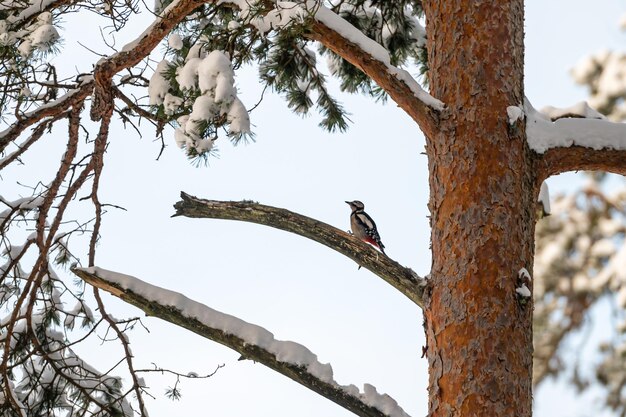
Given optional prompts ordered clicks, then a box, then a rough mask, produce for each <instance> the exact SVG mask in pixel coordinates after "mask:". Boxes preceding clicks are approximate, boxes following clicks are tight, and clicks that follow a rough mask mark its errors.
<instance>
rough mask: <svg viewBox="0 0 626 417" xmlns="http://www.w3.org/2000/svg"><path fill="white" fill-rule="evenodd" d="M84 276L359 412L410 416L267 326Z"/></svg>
mask: <svg viewBox="0 0 626 417" xmlns="http://www.w3.org/2000/svg"><path fill="white" fill-rule="evenodd" d="M72 271H73V272H74V273H75V274H76V275H78V276H79V277H81V278H82V279H83V280H85V281H86V282H88V283H89V284H91V285H93V286H94V287H97V288H100V289H103V290H105V291H107V292H109V293H111V294H112V295H114V296H116V297H119V298H120V299H122V300H123V301H125V302H127V303H129V304H132V305H134V306H136V307H138V308H140V309H142V310H143V311H145V312H146V314H148V315H149V316H154V317H158V318H160V319H163V320H166V321H169V322H170V323H173V324H175V325H177V326H180V327H183V328H185V329H188V330H190V331H192V332H194V333H196V334H199V335H200V336H203V337H206V338H208V339H211V340H213V341H215V342H218V343H221V344H222V345H224V346H228V347H229V348H231V349H233V350H235V351H237V352H239V353H240V354H241V355H242V357H243V358H245V359H250V360H254V361H255V362H259V363H262V364H263V365H265V366H267V367H269V368H271V369H273V370H275V371H277V372H279V373H281V374H283V375H285V376H287V377H289V378H291V379H293V380H294V381H296V382H298V383H300V384H302V385H304V386H305V387H307V388H309V389H311V390H312V391H315V392H317V393H318V394H320V395H322V396H323V397H326V398H328V399H329V400H331V401H333V402H335V403H337V404H338V405H340V406H342V407H344V408H346V409H348V410H350V411H352V412H353V413H355V414H356V415H359V416H375V417H382V416H389V417H408V414H407V413H405V412H404V410H402V408H401V407H400V406H399V405H398V403H397V402H396V401H395V400H394V399H393V398H391V397H390V396H388V395H386V394H379V393H378V392H377V391H376V388H375V387H373V386H372V385H369V384H365V385H364V390H363V392H361V391H360V390H359V389H358V388H357V387H356V386H354V385H339V384H338V383H337V382H336V381H335V380H334V379H333V370H332V367H331V366H330V364H324V363H321V362H319V361H318V359H317V356H316V355H315V354H314V353H313V352H311V351H310V350H309V349H308V348H306V347H305V346H302V345H300V344H298V343H295V342H292V341H281V340H276V339H274V335H273V334H272V333H271V332H269V331H268V330H266V329H264V328H262V327H260V326H257V325H254V324H250V323H247V322H245V321H243V320H241V319H239V318H237V317H233V316H231V315H228V314H224V313H221V312H219V311H216V310H213V309H212V308H210V307H207V306H205V305H203V304H200V303H198V302H196V301H193V300H191V299H189V298H187V297H185V296H184V295H182V294H180V293H177V292H173V291H169V290H166V289H163V288H160V287H156V286H154V285H150V284H148V283H146V282H143V281H141V280H139V279H137V278H135V277H132V276H129V275H124V274H119V273H115V272H111V271H107V270H105V269H101V268H97V267H92V268H86V269H78V268H75V269H72Z"/></svg>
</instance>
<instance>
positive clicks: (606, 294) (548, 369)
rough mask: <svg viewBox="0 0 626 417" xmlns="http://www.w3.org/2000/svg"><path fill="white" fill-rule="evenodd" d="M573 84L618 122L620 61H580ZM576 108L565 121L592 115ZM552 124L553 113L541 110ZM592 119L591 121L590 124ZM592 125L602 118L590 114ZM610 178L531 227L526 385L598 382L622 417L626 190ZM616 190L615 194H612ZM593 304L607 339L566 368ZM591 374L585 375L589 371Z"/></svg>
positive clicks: (603, 55) (594, 178) (615, 54)
mask: <svg viewBox="0 0 626 417" xmlns="http://www.w3.org/2000/svg"><path fill="white" fill-rule="evenodd" d="M571 75H572V77H573V79H574V81H575V82H576V83H578V84H580V85H583V86H585V87H587V88H588V90H589V94H590V98H589V106H590V107H591V108H593V109H595V110H597V111H598V112H600V113H601V114H604V115H606V116H607V117H608V118H610V119H611V120H615V121H623V120H624V119H625V118H626V113H625V109H626V108H625V107H624V102H625V99H626V55H625V54H624V53H623V52H621V51H609V50H603V51H601V52H599V53H596V54H593V55H590V56H588V57H585V58H584V59H582V60H581V61H580V62H579V63H578V64H576V66H575V67H574V68H573V69H572V71H571ZM590 107H587V106H586V105H585V104H584V103H579V104H578V105H577V106H574V107H573V108H572V109H569V110H571V111H572V112H571V113H573V114H581V113H587V114H591V113H593V110H592V109H591V108H590ZM544 110H545V111H546V112H547V113H551V115H552V117H556V118H558V117H561V116H563V115H564V114H567V113H568V112H569V110H565V111H562V110H560V111H559V112H555V111H554V110H555V109H544ZM592 117H594V116H592ZM595 117H602V116H600V115H599V114H597V113H596V114H595ZM609 179H610V177H609V176H606V175H603V174H599V173H593V174H589V175H587V178H586V180H585V181H584V184H583V185H582V187H581V188H580V189H579V190H578V191H577V192H576V193H574V194H572V195H567V196H564V195H561V196H557V198H556V201H555V202H554V203H553V207H552V211H553V215H552V216H550V217H547V218H545V219H543V220H541V221H540V222H539V223H538V224H537V244H536V252H537V254H536V257H535V274H536V276H537V281H536V282H535V287H534V301H535V312H534V345H535V353H534V362H533V381H534V384H535V385H540V384H541V382H543V381H544V380H546V378H547V377H550V376H557V375H560V374H562V373H564V374H565V375H567V376H568V378H569V379H570V380H571V381H572V383H573V384H574V385H575V386H576V387H577V388H578V389H580V390H582V389H585V388H587V387H589V386H593V384H592V383H593V382H599V383H600V384H601V385H603V386H604V387H605V388H606V394H607V395H606V398H605V402H606V405H607V406H609V407H610V408H611V409H613V410H615V411H616V412H617V413H618V415H621V416H624V415H626V390H625V387H626V369H625V368H624V359H625V352H626V338H625V334H626V333H625V331H626V314H625V311H626V245H624V237H625V235H626V188H625V187H624V183H623V180H622V179H619V180H617V179H616V178H612V180H613V181H611V182H610V185H607V182H608V181H609ZM616 185H617V186H616ZM600 301H607V302H609V303H611V304H612V306H613V311H614V313H613V314H614V317H613V319H612V320H610V323H611V324H612V328H613V330H612V335H611V337H607V338H605V339H603V340H600V341H597V340H596V341H593V340H585V342H584V343H583V344H582V346H581V347H579V349H580V352H579V354H578V359H577V360H576V361H574V363H572V362H571V361H568V360H567V359H564V358H563V354H564V353H565V351H566V350H567V346H568V343H567V340H568V336H570V335H571V334H572V333H574V331H575V330H580V329H589V328H590V326H593V325H594V322H595V321H596V320H602V321H606V318H605V317H598V316H597V314H596V315H594V314H593V313H592V311H593V307H595V306H596V305H597V304H599V302H600ZM589 345H591V347H592V348H594V349H596V348H597V349H599V352H598V353H599V358H600V359H599V360H597V359H595V358H594V359H593V360H589V359H590V358H589V357H583V356H582V355H583V353H582V350H583V347H589ZM590 368H591V372H590V371H589V369H590Z"/></svg>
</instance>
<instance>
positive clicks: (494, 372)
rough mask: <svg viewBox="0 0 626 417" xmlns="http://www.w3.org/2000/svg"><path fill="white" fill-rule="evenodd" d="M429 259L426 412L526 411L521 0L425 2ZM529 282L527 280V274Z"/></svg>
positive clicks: (527, 190)
mask: <svg viewBox="0 0 626 417" xmlns="http://www.w3.org/2000/svg"><path fill="white" fill-rule="evenodd" d="M424 7H425V12H426V19H427V25H428V51H429V66H430V72H429V79H430V85H431V94H432V95H433V96H435V97H437V98H438V99H440V100H442V101H443V102H445V103H446V105H447V110H446V113H445V114H443V115H442V117H441V119H440V131H439V132H437V133H435V134H432V135H427V152H428V158H429V170H430V195H431V197H430V202H429V208H430V211H431V216H432V217H431V224H432V251H433V261H432V262H433V265H432V270H431V274H430V281H429V287H428V289H427V291H426V293H425V296H424V303H425V306H424V307H425V320H426V324H425V327H426V337H427V343H428V350H427V356H428V361H429V367H430V381H429V396H430V398H429V415H430V416H464V417H467V416H516V417H523V416H530V415H531V411H532V397H531V380H532V327H531V325H532V302H531V300H530V299H523V298H520V296H519V295H518V294H517V293H516V291H515V289H516V288H517V287H519V286H520V285H521V283H522V282H521V281H520V278H518V271H519V270H520V268H522V267H525V268H526V269H528V270H529V271H530V270H531V268H532V262H533V235H534V213H533V210H534V200H535V199H536V189H535V185H534V178H533V176H532V174H531V173H532V172H533V166H532V161H533V158H532V155H531V151H530V150H529V149H528V146H527V145H526V141H525V133H524V126H523V125H521V124H520V125H517V126H509V125H508V123H507V114H506V108H507V106H511V105H520V104H521V103H522V102H523V61H524V52H523V25H524V20H523V19H524V16H523V1H522V0H512V1H508V2H502V1H475V2H468V1H460V0H449V1H445V2H444V1H436V0H428V1H425V2H424ZM525 284H526V285H527V286H529V287H530V288H532V287H531V286H530V283H529V282H525Z"/></svg>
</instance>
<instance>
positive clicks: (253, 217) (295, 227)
mask: <svg viewBox="0 0 626 417" xmlns="http://www.w3.org/2000/svg"><path fill="white" fill-rule="evenodd" d="M180 196H181V198H182V200H181V201H179V202H178V203H176V204H175V205H174V208H175V209H176V214H174V216H185V217H194V218H209V219H224V220H240V221H245V222H251V223H258V224H263V225H265V226H270V227H274V228H277V229H281V230H285V231H287V232H291V233H295V234H298V235H300V236H304V237H307V238H309V239H312V240H314V241H316V242H318V243H321V244H323V245H326V246H328V247H329V248H331V249H334V250H336V251H337V252H339V253H341V254H342V255H345V256H347V257H348V258H350V259H352V260H353V261H355V262H356V263H357V264H359V265H361V266H362V267H364V268H367V269H369V270H370V271H372V272H373V273H374V274H376V275H378V276H379V277H381V278H382V279H384V280H385V281H387V283H389V284H391V285H392V286H394V287H395V288H396V289H398V290H399V291H400V292H401V293H402V294H404V295H406V296H407V297H408V298H409V299H410V300H411V301H413V302H414V303H415V304H417V305H418V306H420V307H423V302H422V296H423V293H424V288H425V287H426V280H425V279H424V278H421V277H419V276H418V275H417V274H416V273H415V272H413V270H412V269H410V268H406V267H404V266H402V265H400V264H399V263H397V262H396V261H394V260H393V259H391V258H388V257H387V256H385V255H383V254H381V253H380V252H378V251H377V250H376V249H374V248H373V247H372V246H370V245H368V244H366V243H364V242H362V241H360V240H359V239H357V238H355V237H353V236H351V235H349V234H348V233H346V232H344V231H343V230H339V229H337V228H336V227H333V226H330V225H328V224H326V223H323V222H321V221H319V220H315V219H312V218H310V217H307V216H303V215H301V214H298V213H294V212H292V211H289V210H285V209H282V208H277V207H271V206H265V205H263V204H258V203H255V202H250V201H215V200H203V199H201V198H197V197H194V196H191V195H189V194H186V193H184V192H181V193H180ZM174 216H172V217H174Z"/></svg>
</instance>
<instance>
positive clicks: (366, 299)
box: [2, 0, 626, 417]
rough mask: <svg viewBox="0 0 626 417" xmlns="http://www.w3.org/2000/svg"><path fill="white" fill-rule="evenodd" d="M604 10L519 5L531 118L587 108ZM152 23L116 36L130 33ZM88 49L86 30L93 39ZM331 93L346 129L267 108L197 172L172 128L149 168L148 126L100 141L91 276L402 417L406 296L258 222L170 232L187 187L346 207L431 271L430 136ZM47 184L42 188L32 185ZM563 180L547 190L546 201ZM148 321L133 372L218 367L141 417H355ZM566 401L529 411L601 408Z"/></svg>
mask: <svg viewBox="0 0 626 417" xmlns="http://www.w3.org/2000/svg"><path fill="white" fill-rule="evenodd" d="M601 4H602V7H601V8H598V9H597V10H592V9H591V8H590V6H589V3H588V2H583V1H578V0H577V1H572V0H558V1H555V0H553V1H550V2H545V1H539V0H529V1H527V5H526V47H527V49H526V95H527V96H528V97H529V99H530V100H531V102H532V103H533V104H534V106H535V107H537V108H541V107H543V106H545V105H548V104H551V105H555V106H566V105H570V104H573V103H574V102H576V101H579V100H583V99H584V98H585V91H584V90H583V89H581V88H577V87H575V86H574V85H573V82H572V81H571V79H570V77H569V75H568V70H569V68H571V67H572V66H573V65H574V64H575V63H576V62H577V61H578V60H579V59H580V58H582V57H583V56H585V55H586V54H589V53H592V52H596V51H598V50H599V49H602V48H614V49H619V48H620V46H621V45H623V42H624V40H625V37H624V36H625V35H623V34H622V33H621V32H620V31H619V28H618V21H619V17H620V16H621V15H622V14H623V13H624V12H626V3H625V2H624V1H603V2H601ZM147 21H148V20H146V19H144V20H143V22H142V24H143V25H144V26H142V24H137V25H133V26H132V27H129V29H128V31H127V33H130V34H131V35H132V36H136V35H138V34H140V33H141V32H143V30H144V27H145V24H146V22H147ZM75 23H76V18H75V17H74V16H70V17H69V18H68V19H67V21H66V23H65V24H64V30H65V31H64V33H63V36H64V38H65V49H66V51H67V53H68V54H70V55H67V56H66V58H65V59H64V61H63V62H61V60H57V62H58V63H59V64H60V65H62V64H67V63H71V65H75V66H76V67H77V68H78V69H79V70H82V71H87V70H89V68H91V64H92V63H93V62H95V61H96V60H97V59H96V58H93V57H90V55H89V53H87V52H85V51H84V50H83V49H81V48H80V46H78V44H77V42H78V41H79V40H80V41H81V42H83V43H88V38H89V36H88V35H87V34H86V33H85V29H84V28H85V27H88V26H87V25H84V24H83V26H82V28H83V29H81V31H80V32H79V31H78V30H77V29H76V26H74V24H75ZM98 36H99V33H98V32H97V31H95V32H94V33H93V37H94V39H97V37H98ZM94 42H95V40H94ZM102 51H105V50H104V49H102ZM237 85H238V88H239V91H240V98H241V99H242V101H243V102H244V103H245V104H246V106H247V107H252V106H253V105H254V104H255V103H256V102H257V100H258V97H259V94H260V88H259V86H258V83H257V80H256V78H255V73H254V72H253V71H250V70H248V71H244V72H242V73H240V74H238V76H237ZM340 97H341V100H342V101H343V103H344V104H345V106H346V108H347V109H348V110H349V111H350V112H351V114H352V115H351V119H352V121H353V123H352V125H351V127H350V130H349V131H348V132H347V133H345V134H335V135H331V134H328V133H326V132H324V131H322V130H320V129H319V128H318V127H317V123H318V121H319V119H320V118H319V116H317V115H315V114H313V115H311V116H310V117H309V118H306V119H301V118H300V117H299V116H296V115H294V114H292V113H290V111H289V110H288V109H287V108H286V105H285V103H284V101H283V100H282V99H281V98H280V97H278V96H276V95H273V94H266V96H265V100H264V102H263V103H262V105H261V106H260V107H259V108H257V109H256V110H255V111H254V112H252V114H251V121H252V123H253V125H254V131H255V132H256V142H255V143H252V144H250V145H244V146H239V147H236V148H234V147H233V146H231V145H230V144H229V143H228V142H224V139H221V140H220V141H219V142H218V144H217V146H218V148H219V150H220V158H219V159H214V160H212V161H211V164H210V167H206V168H204V167H202V168H196V167H194V166H192V165H191V164H190V163H189V162H188V161H187V159H186V158H185V156H184V155H183V153H182V152H181V151H180V150H179V149H177V148H176V147H175V146H174V141H173V134H172V132H168V133H167V134H166V140H167V144H168V145H169V146H168V148H167V149H166V150H165V152H164V153H163V156H162V157H161V159H160V160H159V161H156V160H155V158H156V156H157V155H158V153H159V150H160V148H159V147H160V143H159V142H154V141H153V140H152V137H153V136H151V131H150V130H149V129H145V134H144V137H143V138H142V139H139V138H138V137H137V135H136V134H135V133H134V132H133V131H132V130H126V131H125V130H122V129H120V128H119V126H118V128H116V129H114V130H112V133H111V136H110V139H111V141H110V145H109V149H108V153H107V159H106V161H105V166H104V172H103V183H102V186H101V193H102V194H101V200H102V201H104V202H107V203H111V204H117V205H120V206H123V207H125V208H126V209H127V211H126V212H124V211H115V210H113V211H110V212H109V213H108V214H107V215H106V216H105V218H104V227H103V229H102V239H101V241H100V246H99V250H98V254H97V257H96V264H97V265H99V266H102V267H103V268H107V269H110V270H114V271H119V272H123V273H126V274H131V275H134V276H137V277H139V278H141V279H143V280H146V281H149V282H150V283H152V284H154V285H159V286H162V287H166V288H168V289H172V290H175V291H178V292H181V293H184V294H185V295H187V296H189V297H191V298H194V299H195V300H196V301H199V302H202V303H205V304H207V305H209V306H211V307H213V308H216V309H218V310H221V311H223V312H226V313H229V314H233V315H237V316H239V317H241V318H242V319H244V320H246V321H249V322H251V323H255V324H258V325H261V326H263V327H265V328H267V329H268V330H270V331H272V332H273V333H274V334H275V335H276V337H277V338H278V339H285V340H294V341H296V342H299V343H302V344H304V345H306V346H307V347H309V348H310V349H311V350H312V351H313V352H315V353H317V355H318V357H319V360H320V361H321V362H330V363H331V364H332V365H333V369H334V372H335V379H336V380H337V381H338V382H339V383H340V384H350V383H352V384H356V385H357V386H359V387H362V384H363V383H366V382H367V383H371V384H373V385H375V386H376V387H377V388H378V390H379V392H386V393H388V394H390V395H391V396H392V397H394V398H395V399H396V400H397V401H398V402H399V403H400V405H401V406H402V407H404V409H405V410H406V411H407V412H408V413H409V414H411V415H412V416H423V415H425V414H427V392H426V387H427V362H426V359H420V354H421V347H422V345H423V344H424V335H423V330H422V315H421V312H420V311H419V309H418V308H417V307H416V306H414V305H413V304H412V303H411V302H410V301H409V300H408V299H405V298H404V296H402V295H401V294H399V293H398V292H397V291H396V290H394V289H393V288H392V287H390V286H389V285H387V284H385V283H384V282H383V281H382V280H380V279H379V278H377V277H375V276H374V275H373V274H371V273H370V272H368V271H366V270H364V269H362V270H357V265H355V264H354V263H353V262H351V261H349V260H347V259H345V258H344V257H342V256H341V255H339V254H337V253H335V252H333V251H331V250H330V249H327V248H326V247H323V246H321V245H318V244H315V243H313V242H310V241H308V240H306V239H304V238H301V237H299V236H295V235H291V234H288V233H286V232H281V231H278V230H274V229H271V228H267V227H263V226H258V225H252V224H244V223H236V222H227V221H217V220H205V219H185V218H175V219H172V218H170V216H171V214H172V213H173V209H172V205H173V204H174V203H175V202H176V201H178V194H179V192H180V191H185V192H187V193H190V194H193V195H196V196H199V197H203V198H210V199H225V200H229V199H233V200H241V199H252V200H256V201H259V202H261V203H264V204H270V205H275V206H280V207H285V208H288V209H290V210H293V211H297V212H300V213H302V214H306V215H308V216H311V217H314V218H317V219H319V220H322V221H324V222H327V223H329V224H332V225H334V226H337V227H340V228H342V229H345V230H347V229H348V228H349V213H350V210H349V207H348V206H347V205H346V204H345V203H344V201H345V200H352V199H360V200H361V201H363V202H364V203H365V205H366V210H367V211H368V212H369V214H370V215H371V216H372V217H373V218H374V219H375V221H376V222H377V224H378V227H379V230H380V234H381V237H382V240H383V242H384V244H385V245H386V248H387V253H388V254H389V256H391V257H392V258H394V259H396V260H397V261H399V262H400V263H402V264H404V265H407V266H409V267H411V268H413V269H414V270H415V271H416V272H418V273H419V274H420V275H423V274H426V273H427V272H428V270H429V267H430V254H429V251H428V245H429V235H430V233H429V229H428V221H427V215H428V212H427V208H426V203H427V199H428V181H427V166H426V157H425V156H424V155H422V154H421V152H423V150H424V138H423V136H422V134H421V132H420V131H419V129H418V128H417V127H416V125H415V124H414V123H413V121H412V120H411V119H410V118H409V117H408V116H406V115H405V114H404V113H403V112H402V110H400V109H399V108H397V106H396V105H395V104H394V103H393V102H390V103H388V104H386V105H381V104H375V103H373V102H372V101H371V100H369V99H366V98H363V97H360V96H347V95H341V96H340ZM503 111H504V109H503ZM63 134H64V129H56V130H55V132H54V135H53V136H52V137H51V138H50V140H46V141H44V143H42V144H38V145H37V147H33V151H31V152H30V153H31V154H33V155H32V156H31V157H30V159H29V158H28V157H27V158H26V162H27V165H26V166H24V167H17V168H12V169H11V170H7V172H6V176H5V177H4V178H3V183H2V194H3V195H5V196H8V197H9V198H12V197H17V196H18V195H19V194H21V195H24V194H26V190H25V189H23V188H20V187H19V186H17V185H16V183H15V180H16V178H19V179H20V182H22V183H28V181H31V183H34V182H36V181H37V180H39V179H42V180H43V182H44V183H46V181H48V177H51V175H53V174H54V173H55V172H56V165H57V164H58V158H57V157H56V155H60V154H61V153H62V152H63V149H62V146H60V144H62V143H64V137H63ZM35 155H37V156H36V157H35ZM51 155H53V156H54V157H52V156H51ZM34 166H36V167H37V169H34V168H33V167H34ZM46 170H47V171H46ZM42 173H46V175H47V176H46V177H45V178H41V174H42ZM569 178H571V177H569ZM570 183H571V180H570V179H567V180H563V179H562V178H557V179H552V180H550V181H549V184H550V185H551V192H552V193H553V194H554V193H556V192H558V191H559V190H560V189H564V188H567V187H568V186H569V185H568V184H570ZM85 205H87V204H86V203H85ZM106 301H107V303H108V304H109V312H111V313H112V314H113V315H115V316H116V317H118V318H120V317H126V316H135V315H141V312H140V311H139V310H137V309H134V308H132V307H127V306H125V305H123V304H122V303H120V302H118V301H117V300H114V299H112V298H111V297H106ZM144 324H145V325H146V326H147V327H148V328H149V329H150V333H147V332H146V331H144V330H143V329H142V328H137V329H136V330H135V331H134V332H133V334H132V338H131V341H132V347H133V352H134V354H135V356H136V358H135V361H136V366H137V367H138V368H142V367H150V366H151V363H152V362H154V363H156V364H157V365H158V366H161V367H169V368H171V369H173V370H176V371H179V372H188V371H192V370H193V371H195V372H197V373H200V374H202V373H207V372H211V371H212V370H213V369H214V368H215V367H216V366H217V365H218V364H225V367H224V368H222V369H221V370H220V371H219V372H218V373H217V374H216V375H215V376H214V377H212V378H210V379H208V380H201V381H182V382H181V384H182V394H183V397H182V399H181V401H178V402H172V401H169V400H166V399H164V398H163V393H164V391H165V388H166V387H167V386H168V385H169V386H173V384H174V382H175V380H174V379H173V378H171V377H165V378H150V377H147V378H146V379H147V381H148V385H149V386H150V387H151V388H152V393H153V395H155V396H156V397H157V400H152V399H148V401H147V402H148V406H149V410H150V415H151V416H152V417H166V416H184V415H185V416H186V415H207V414H212V415H216V416H220V417H230V416H233V417H235V416H257V417H261V416H268V417H269V416H293V415H297V416H299V417H308V416H311V417H312V416H316V417H317V416H337V417H339V416H348V415H351V414H350V413H348V412H347V411H344V410H343V409H341V408H340V407H338V406H336V405H334V404H333V403H331V402H330V401H328V400H326V399H324V398H322V397H320V396H318V395H317V394H314V393H312V392H310V391H308V390H307V389H305V388H301V387H300V386H299V385H297V384H295V383H293V382H291V381H290V380H288V379H287V378H285V377H283V376H280V375H278V374H276V373H274V372H273V371H270V370H268V369H266V368H265V367H263V366H262V365H260V364H254V363H251V362H249V361H238V360H237V359H238V356H239V355H238V354H236V353H234V352H232V351H230V350H228V349H226V348H223V347H221V346H219V345H217V344H215V343H213V342H211V341H208V340H205V339H203V338H201V337H199V336H196V335H194V334H191V333H189V332H188V331H185V330H180V329H178V328H176V327H175V326H173V325H170V324H166V323H162V322H160V321H159V320H157V319H151V318H146V319H144ZM95 347H96V345H93V346H92V347H91V348H90V349H84V350H83V351H82V352H81V353H83V354H85V355H86V357H87V359H88V360H91V363H92V365H94V366H96V367H97V368H99V369H101V370H104V369H107V368H108V367H109V366H110V365H111V364H113V363H115V362H117V361H118V360H119V358H120V357H121V350H120V349H119V348H118V347H117V346H114V345H112V344H107V345H105V346H102V347H101V346H98V347H97V350H95ZM557 396H559V397H561V396H564V398H569V397H571V401H570V400H567V404H566V405H563V404H564V402H563V400H562V399H561V398H559V401H558V404H557V401H556V397H557ZM575 397H576V395H575V394H574V393H573V391H568V390H564V389H563V387H562V385H558V384H557V385H552V386H549V387H547V388H545V389H543V390H539V392H538V393H536V395H535V406H536V415H537V416H554V417H560V416H575V415H579V414H577V413H582V412H586V411H589V412H587V414H593V412H591V410H593V411H594V412H595V411H597V408H596V406H594V405H593V398H594V396H593V395H591V396H586V397H584V398H582V399H581V400H580V401H579V402H576V401H575V400H574V398H575ZM568 407H570V408H568ZM596 415H597V414H596Z"/></svg>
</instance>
